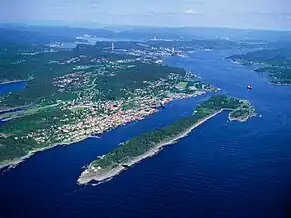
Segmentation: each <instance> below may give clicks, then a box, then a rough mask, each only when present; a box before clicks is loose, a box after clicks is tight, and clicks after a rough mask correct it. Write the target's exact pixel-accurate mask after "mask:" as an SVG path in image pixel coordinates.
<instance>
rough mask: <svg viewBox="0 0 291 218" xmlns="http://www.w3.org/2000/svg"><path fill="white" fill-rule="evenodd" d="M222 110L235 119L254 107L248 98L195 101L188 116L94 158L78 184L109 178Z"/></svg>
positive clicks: (244, 116)
mask: <svg viewBox="0 0 291 218" xmlns="http://www.w3.org/2000/svg"><path fill="white" fill-rule="evenodd" d="M180 85H181V84H180ZM222 111H230V114H229V118H230V119H231V120H238V121H245V120H247V119H248V118H249V117H251V116H252V115H254V107H253V106H251V104H250V103H249V102H248V101H245V100H239V99H235V98H231V97H227V96H224V95H214V96H212V97H211V98H210V99H209V100H207V101H204V102H202V103H201V104H200V105H198V106H197V108H196V109H195V111H194V112H193V114H192V115H191V116H188V117H185V118H182V119H180V120H178V121H176V122H174V123H172V124H170V125H168V126H165V127H162V128H159V129H156V130H153V131H150V132H147V133H143V134H141V135H139V136H137V137H134V138H132V139H130V140H128V141H126V142H124V143H121V144H120V145H119V146H118V147H117V148H116V149H114V150H113V151H112V152H110V153H108V154H106V155H104V156H102V157H100V158H99V159H97V160H94V161H93V162H92V163H90V164H89V166H88V167H87V168H86V170H85V171H84V172H83V173H82V174H81V176H80V177H79V179H78V184H86V183H89V182H90V181H97V182H105V181H108V180H110V179H111V178H112V177H114V176H116V175H118V174H119V173H120V172H122V171H124V170H126V169H128V168H129V167H131V166H132V165H134V164H136V163H138V162H140V161H141V160H143V159H146V158H148V157H151V156H153V155H155V154H157V153H158V152H159V151H160V150H161V149H162V148H163V147H164V146H166V145H168V144H172V143H174V142H175V141H177V140H178V139H180V138H183V137H185V136H187V135H188V134H189V133H190V132H191V131H192V130H193V129H194V128H196V127H197V126H199V125H200V124H202V123H204V122H206V121H207V120H209V119H211V118H212V117H214V116H216V115H217V114H219V113H221V112H222Z"/></svg>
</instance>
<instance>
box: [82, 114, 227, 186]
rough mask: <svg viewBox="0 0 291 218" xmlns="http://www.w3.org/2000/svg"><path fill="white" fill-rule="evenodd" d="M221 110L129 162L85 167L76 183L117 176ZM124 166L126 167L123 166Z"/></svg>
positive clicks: (104, 179)
mask: <svg viewBox="0 0 291 218" xmlns="http://www.w3.org/2000/svg"><path fill="white" fill-rule="evenodd" d="M222 111H223V110H220V111H218V112H216V113H213V114H211V115H209V116H207V117H205V118H204V119H202V120H200V121H199V122H197V123H195V124H194V125H193V126H191V127H190V128H189V129H187V130H186V131H184V132H182V133H181V134H179V135H178V136H176V137H175V138H173V139H170V140H168V141H166V142H162V143H160V144H158V145H156V147H154V148H153V149H151V150H149V151H148V152H146V153H144V154H143V155H141V156H138V157H136V158H134V159H132V160H131V161H129V162H125V163H122V164H119V165H118V166H116V167H114V168H112V169H110V170H100V172H89V171H88V169H86V170H85V171H84V172H83V173H82V174H81V175H80V177H79V178H78V181H77V182H78V184H79V185H82V184H87V183H89V182H91V181H97V182H106V181H108V180H110V179H111V178H113V177H114V176H117V175H118V174H120V173H121V172H122V171H125V170H126V169H127V168H129V167H131V166H133V165H134V164H137V163H139V162H140V161H142V160H144V159H147V158H149V157H152V156H154V155H156V154H157V153H159V152H160V151H161V150H162V149H163V147H164V146H166V145H169V144H173V143H175V142H176V141H177V140H179V139H181V138H184V137H186V136H187V135H188V134H189V133H190V132H191V131H192V130H193V129H195V128H196V127H198V126H199V125H201V124H203V123H204V122H206V121H207V120H209V119H211V118H213V117H215V116H216V115H217V114H219V113H221V112H222ZM125 166H126V167H125Z"/></svg>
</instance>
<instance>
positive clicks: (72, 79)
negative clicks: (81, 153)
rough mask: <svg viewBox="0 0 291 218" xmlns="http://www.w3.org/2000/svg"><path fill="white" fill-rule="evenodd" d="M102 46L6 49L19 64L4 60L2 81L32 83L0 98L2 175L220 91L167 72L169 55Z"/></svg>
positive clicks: (178, 72) (185, 73)
mask: <svg viewBox="0 0 291 218" xmlns="http://www.w3.org/2000/svg"><path fill="white" fill-rule="evenodd" d="M129 44H134V43H132V42H129ZM98 46H99V45H98V44H96V46H89V47H88V46H78V47H77V48H76V49H72V50H62V49H58V48H48V47H46V46H42V47H41V46H40V47H34V46H28V47H25V48H23V50H21V49H20V48H14V49H15V50H14V49H13V48H7V49H9V51H10V53H13V54H18V56H15V57H14V56H13V57H10V56H9V55H8V56H7V54H6V53H5V52H3V54H2V53H1V52H0V54H2V56H3V57H5V58H6V59H7V61H5V62H1V63H0V69H3V71H1V70H0V71H1V72H0V76H1V78H4V79H3V81H8V80H9V81H13V80H25V87H23V89H22V90H18V91H13V92H6V93H4V94H3V95H0V111H1V112H0V120H1V121H4V122H3V123H1V125H0V168H1V167H5V166H8V165H15V164H18V163H19V162H21V161H22V160H24V159H26V158H28V157H30V156H31V155H33V154H34V153H35V152H38V151H42V150H45V149H49V148H52V147H54V146H56V145H65V144H71V143H74V142H78V141H81V140H84V139H86V138H88V137H90V136H91V135H96V134H102V133H104V132H106V131H110V130H111V129H114V128H116V127H118V126H120V125H124V124H126V123H128V122H132V121H135V120H141V119H143V118H144V117H146V116H148V115H150V114H153V113H155V112H157V111H158V110H159V107H161V106H162V105H165V104H166V103H167V102H170V101H173V100H175V99H182V98H190V97H195V96H198V95H202V94H204V93H206V92H211V91H215V90H216V88H214V87H212V86H211V85H209V84H205V83H203V82H201V81H199V79H198V78H197V77H196V76H195V75H194V74H193V73H191V72H188V71H185V70H184V69H181V68H177V67H170V66H166V65H163V64H161V62H160V61H159V60H160V59H162V57H163V56H165V55H167V54H168V53H169V52H170V50H169V49H168V48H163V47H160V46H159V47H151V48H143V47H142V48H139V49H135V48H133V49H128V50H126V51H120V52H114V53H112V52H108V51H107V50H106V48H104V49H102V47H103V46H102V47H101V48H100V47H98ZM141 49H143V50H141ZM144 49H147V50H146V51H145V50H144ZM149 49H150V50H149ZM10 53H9V54H10ZM168 55H169V54H168ZM10 72H13V73H10Z"/></svg>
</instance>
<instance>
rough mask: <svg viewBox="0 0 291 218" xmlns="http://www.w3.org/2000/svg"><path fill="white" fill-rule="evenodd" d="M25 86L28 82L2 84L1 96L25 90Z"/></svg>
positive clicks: (0, 87) (0, 88)
mask: <svg viewBox="0 0 291 218" xmlns="http://www.w3.org/2000/svg"><path fill="white" fill-rule="evenodd" d="M25 86H26V81H20V82H12V83H6V84H0V95H3V94H5V93H8V92H14V91H21V90H23V89H24V88H25Z"/></svg>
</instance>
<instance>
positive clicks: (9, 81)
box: [0, 80, 28, 86]
mask: <svg viewBox="0 0 291 218" xmlns="http://www.w3.org/2000/svg"><path fill="white" fill-rule="evenodd" d="M27 81H28V80H8V81H6V82H1V83H0V86H1V85H8V84H12V83H20V82H27Z"/></svg>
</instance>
